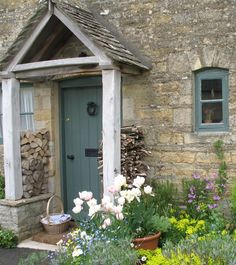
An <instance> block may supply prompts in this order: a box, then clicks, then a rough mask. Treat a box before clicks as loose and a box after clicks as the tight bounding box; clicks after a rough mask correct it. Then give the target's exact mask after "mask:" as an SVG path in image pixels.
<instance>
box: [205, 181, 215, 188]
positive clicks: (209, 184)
mask: <svg viewBox="0 0 236 265" xmlns="http://www.w3.org/2000/svg"><path fill="white" fill-rule="evenodd" d="M205 189H206V190H213V189H214V183H213V182H211V181H210V182H208V183H207V184H206V188H205Z"/></svg>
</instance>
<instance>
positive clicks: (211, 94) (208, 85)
mask: <svg viewBox="0 0 236 265" xmlns="http://www.w3.org/2000/svg"><path fill="white" fill-rule="evenodd" d="M201 87H202V91H201V98H202V99H203V100H211V99H222V80H221V79H210V80H201Z"/></svg>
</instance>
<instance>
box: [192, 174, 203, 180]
mask: <svg viewBox="0 0 236 265" xmlns="http://www.w3.org/2000/svg"><path fill="white" fill-rule="evenodd" d="M193 178H194V179H200V178H201V177H200V175H198V174H194V175H193Z"/></svg>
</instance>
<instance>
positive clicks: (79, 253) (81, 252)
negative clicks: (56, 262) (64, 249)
mask: <svg viewBox="0 0 236 265" xmlns="http://www.w3.org/2000/svg"><path fill="white" fill-rule="evenodd" d="M82 254H83V250H82V249H80V248H77V247H76V248H75V249H74V251H73V253H72V257H73V258H75V257H78V256H80V255H82Z"/></svg>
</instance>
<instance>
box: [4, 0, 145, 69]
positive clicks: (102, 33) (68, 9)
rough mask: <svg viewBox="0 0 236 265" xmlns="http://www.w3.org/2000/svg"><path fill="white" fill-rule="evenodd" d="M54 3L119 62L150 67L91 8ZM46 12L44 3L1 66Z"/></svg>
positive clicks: (14, 52) (20, 45) (18, 48)
mask: <svg viewBox="0 0 236 265" xmlns="http://www.w3.org/2000/svg"><path fill="white" fill-rule="evenodd" d="M54 4H55V6H56V7H57V8H58V9H59V10H60V11H61V12H62V13H63V14H64V15H66V16H67V17H69V18H70V19H71V20H72V21H73V22H74V23H76V24H77V25H78V27H79V28H80V30H82V31H83V32H84V33H85V34H87V35H88V36H89V37H90V38H91V39H92V41H94V42H95V43H96V44H97V45H98V47H99V48H101V49H102V50H103V51H104V52H105V53H106V54H107V56H108V57H110V58H111V59H113V60H114V61H117V62H119V63H124V64H129V65H134V66H137V67H139V68H142V69H149V67H148V66H147V65H146V64H145V63H143V62H142V61H141V60H140V59H138V58H137V56H135V55H134V54H133V53H132V52H131V51H130V50H129V49H127V48H126V47H125V46H124V44H122V43H121V42H120V41H119V40H118V39H117V37H115V36H114V35H113V34H112V33H111V32H110V31H109V30H108V29H107V28H106V27H105V26H104V25H102V23H101V22H100V21H98V20H97V19H96V18H95V16H94V15H93V14H92V13H91V12H90V11H89V10H87V9H85V8H81V7H80V6H78V5H72V4H70V3H66V2H64V1H54ZM46 12H47V5H45V4H44V5H43V4H42V6H41V7H40V8H39V9H38V11H37V12H36V14H35V15H34V16H33V17H32V18H31V19H30V20H29V23H28V24H27V25H26V27H25V28H24V29H23V30H22V32H21V33H20V35H19V36H18V37H17V39H16V41H15V42H14V43H13V45H12V46H11V47H10V48H9V50H8V52H7V54H6V56H5V58H4V59H3V60H2V61H1V62H0V65H1V66H4V65H5V64H6V63H8V62H9V61H10V60H11V59H13V58H14V55H15V54H16V53H17V52H18V51H19V50H20V49H21V47H22V46H23V45H24V41H25V40H26V39H27V38H28V37H29V36H30V34H31V32H32V31H33V29H34V28H35V26H36V25H37V24H38V22H39V21H40V19H41V18H42V17H43V16H44V15H45V13H46Z"/></svg>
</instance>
